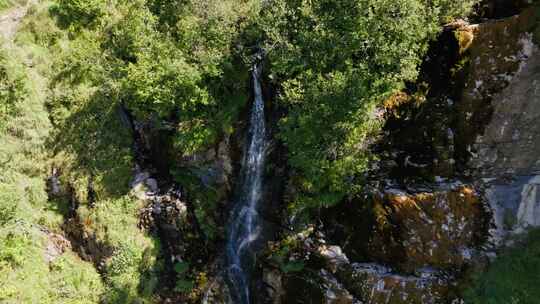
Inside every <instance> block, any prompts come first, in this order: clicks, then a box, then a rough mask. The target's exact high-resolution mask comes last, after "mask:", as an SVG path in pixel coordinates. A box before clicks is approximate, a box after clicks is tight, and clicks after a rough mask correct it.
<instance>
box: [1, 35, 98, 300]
mask: <svg viewBox="0 0 540 304" xmlns="http://www.w3.org/2000/svg"><path fill="white" fill-rule="evenodd" d="M41 55H42V53H41V50H40V49H39V48H38V47H35V46H34V45H33V44H27V43H26V42H20V43H17V45H15V46H14V47H12V48H9V49H6V50H2V51H1V57H0V86H1V89H0V91H1V93H0V105H1V107H2V111H1V116H2V117H1V121H2V127H1V128H0V159H1V161H0V171H1V172H2V173H1V175H0V286H2V288H0V302H2V303H51V304H52V303H97V302H99V299H100V295H101V293H102V292H103V291H104V289H103V284H102V282H101V279H100V276H99V274H98V273H97V272H96V270H95V268H94V267H93V266H92V265H91V264H90V263H88V262H85V261H82V260H81V259H80V258H79V257H78V256H77V255H75V254H74V253H73V252H71V250H70V248H67V247H64V248H62V247H63V246H62V245H61V244H58V243H56V242H55V237H54V236H55V233H59V232H61V229H60V224H61V223H62V215H61V214H59V213H58V212H57V211H56V210H55V208H54V207H52V206H51V204H50V203H49V202H48V200H47V193H46V191H45V189H46V185H45V180H46V177H47V171H48V168H47V153H46V149H45V139H46V138H47V137H48V134H49V132H50V130H51V126H50V123H49V119H48V114H47V111H46V109H45V107H44V92H45V91H46V90H45V89H46V88H45V86H44V84H45V79H44V78H43V75H42V72H44V71H45V70H47V69H48V67H47V64H46V63H44V62H43V61H42V60H41V59H42V57H41ZM23 62H24V63H25V64H23ZM30 62H31V63H30Z"/></svg>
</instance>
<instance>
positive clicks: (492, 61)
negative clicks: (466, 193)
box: [462, 9, 540, 245]
mask: <svg viewBox="0 0 540 304" xmlns="http://www.w3.org/2000/svg"><path fill="white" fill-rule="evenodd" d="M535 14H536V12H535V10H534V9H529V10H526V11H524V12H523V13H522V14H520V15H518V16H514V17H511V18H507V19H503V20H500V21H493V22H488V23H486V24H481V25H477V26H469V27H467V28H466V29H467V30H469V31H472V32H473V33H474V37H475V38H474V42H473V43H472V44H471V46H470V47H469V51H470V60H471V72H470V73H469V77H468V81H467V85H466V88H465V90H464V92H463V102H462V104H463V105H468V106H471V108H469V109H468V110H467V111H466V112H465V115H464V116H463V117H464V119H468V118H471V117H473V118H471V119H474V117H480V116H484V117H489V120H487V123H484V125H483V127H482V132H479V133H478V136H476V137H472V138H471V143H470V146H469V147H468V149H469V150H470V151H471V158H470V161H469V166H470V167H471V170H472V175H473V176H475V177H476V179H477V180H479V181H480V182H481V183H482V184H483V186H484V187H485V189H486V196H487V198H488V201H489V204H490V206H491V209H492V210H493V213H494V222H495V227H494V229H493V230H492V231H491V234H492V241H493V243H494V244H495V245H500V244H502V242H503V241H504V239H505V237H506V236H508V235H509V234H513V233H519V232H522V231H525V229H526V228H528V227H534V226H539V225H540V221H538V220H537V218H538V215H540V211H539V210H540V197H537V195H536V193H537V191H538V181H539V177H538V175H539V174H540V123H539V122H540V49H539V47H538V45H537V44H536V42H535V37H534V35H533V33H532V29H533V26H534V20H535ZM486 102H487V104H486ZM469 114H470V115H469ZM471 128H473V127H472V125H471Z"/></svg>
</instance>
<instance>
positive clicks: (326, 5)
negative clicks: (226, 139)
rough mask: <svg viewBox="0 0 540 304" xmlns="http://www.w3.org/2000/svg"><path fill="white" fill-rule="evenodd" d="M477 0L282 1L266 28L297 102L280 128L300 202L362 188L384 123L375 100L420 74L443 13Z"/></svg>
mask: <svg viewBox="0 0 540 304" xmlns="http://www.w3.org/2000/svg"><path fill="white" fill-rule="evenodd" d="M473 3H475V1H429V2H425V1H418V0H400V1H355V0H350V1H339V2H336V1H325V0H321V1H309V2H308V1H296V0H289V1H288V0H281V1H274V3H273V4H272V6H271V7H270V6H269V7H267V8H265V10H264V11H263V19H262V21H261V23H262V28H263V29H264V31H265V34H266V36H267V39H266V41H265V43H266V49H267V50H268V57H269V60H270V62H271V67H270V70H271V72H272V73H273V74H275V76H274V77H275V78H277V79H279V80H280V81H281V83H282V87H283V91H282V93H281V94H280V96H278V98H279V101H280V102H281V104H283V105H284V106H285V107H287V109H288V110H289V112H288V115H287V116H286V117H284V118H283V119H282V120H281V122H280V134H279V135H278V136H279V138H280V139H282V140H283V141H284V142H285V144H286V145H287V147H288V149H289V153H290V155H289V162H290V165H291V166H292V168H293V169H295V170H296V173H297V174H296V179H295V180H294V181H293V182H294V183H295V185H296V188H298V189H299V190H300V193H299V195H297V197H295V198H293V202H292V205H291V207H292V208H293V210H294V209H303V208H306V207H307V208H310V207H320V206H328V205H332V204H335V203H336V202H338V201H339V200H341V198H343V197H344V195H346V194H354V193H355V192H356V191H357V190H358V189H359V187H360V186H359V185H360V184H361V173H362V172H363V171H365V169H366V167H367V165H368V162H369V160H370V156H369V155H368V153H367V151H366V147H367V140H368V139H369V138H370V135H372V134H373V132H375V131H376V130H377V127H378V125H379V121H378V119H377V114H376V113H375V107H376V106H377V105H379V104H380V103H381V102H382V101H383V100H384V99H385V98H388V97H389V96H390V95H391V94H392V93H394V92H396V91H397V90H399V89H400V88H402V87H403V83H404V81H414V80H415V78H416V76H417V69H418V65H419V63H420V61H421V58H422V55H423V54H424V53H425V51H426V49H427V46H428V42H429V41H430V40H431V39H433V38H434V37H435V35H436V34H437V32H438V31H439V29H440V24H441V21H442V20H450V19H452V18H454V17H456V16H460V15H463V14H466V13H467V12H468V11H469V9H470V8H471V7H472V4H473Z"/></svg>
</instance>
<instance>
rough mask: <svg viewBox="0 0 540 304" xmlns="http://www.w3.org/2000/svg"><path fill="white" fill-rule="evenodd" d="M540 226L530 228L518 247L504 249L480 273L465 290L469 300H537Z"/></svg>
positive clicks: (525, 303)
mask: <svg viewBox="0 0 540 304" xmlns="http://www.w3.org/2000/svg"><path fill="white" fill-rule="evenodd" d="M539 280H540V230H539V229H536V230H533V231H530V232H529V234H528V235H527V237H526V239H525V240H524V241H522V243H521V244H519V245H518V246H516V247H515V248H511V249H508V250H505V251H504V252H502V253H501V254H500V255H499V257H498V258H497V259H496V260H495V262H494V263H493V264H492V265H490V267H489V268H488V270H487V271H486V272H483V273H479V274H477V275H476V276H475V278H474V280H473V284H472V285H473V286H472V287H471V288H470V289H469V290H467V292H466V293H465V297H464V298H465V300H466V303H470V304H509V303H515V304H537V303H538V299H540V289H539V288H538V281H539Z"/></svg>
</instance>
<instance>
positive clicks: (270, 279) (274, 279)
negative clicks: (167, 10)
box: [263, 269, 285, 304]
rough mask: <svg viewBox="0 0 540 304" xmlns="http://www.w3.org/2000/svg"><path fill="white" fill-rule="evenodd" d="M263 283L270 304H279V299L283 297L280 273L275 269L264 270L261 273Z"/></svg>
mask: <svg viewBox="0 0 540 304" xmlns="http://www.w3.org/2000/svg"><path fill="white" fill-rule="evenodd" d="M263 282H264V283H265V285H266V286H267V290H266V292H267V294H268V298H270V299H271V303H272V304H281V297H282V296H283V295H284V293H285V291H284V290H283V281H282V276H281V273H280V272H279V271H278V270H276V269H272V270H270V269H265V270H264V272H263Z"/></svg>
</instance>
